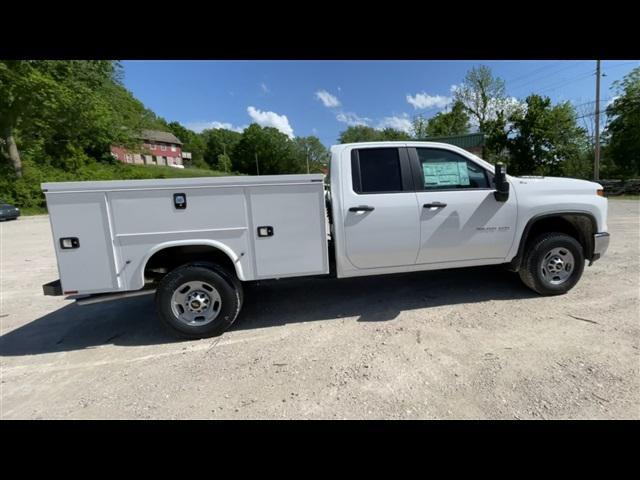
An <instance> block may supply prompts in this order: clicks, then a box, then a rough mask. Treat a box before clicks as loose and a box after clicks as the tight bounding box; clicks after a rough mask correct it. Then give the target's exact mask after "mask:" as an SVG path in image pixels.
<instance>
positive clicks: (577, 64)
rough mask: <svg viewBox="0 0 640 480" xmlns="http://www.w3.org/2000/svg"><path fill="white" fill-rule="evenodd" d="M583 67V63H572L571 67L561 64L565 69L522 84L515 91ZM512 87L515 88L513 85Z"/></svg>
mask: <svg viewBox="0 0 640 480" xmlns="http://www.w3.org/2000/svg"><path fill="white" fill-rule="evenodd" d="M581 65H582V64H581V63H572V64H570V65H563V64H560V66H561V67H564V68H560V69H558V70H556V71H554V72H550V73H547V74H546V75H543V76H541V77H538V78H535V79H531V80H529V81H528V82H525V83H522V84H520V85H518V86H517V87H515V90H520V89H522V88H524V87H526V86H527V85H530V84H532V83H538V82H540V81H542V80H544V79H546V78H550V77H552V76H553V75H557V74H559V73H560V72H564V71H566V70H569V69H571V68H574V67H576V66H581ZM515 83H518V82H515ZM552 84H553V83H552ZM512 87H513V85H512Z"/></svg>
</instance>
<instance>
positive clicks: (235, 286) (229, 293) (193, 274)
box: [156, 264, 243, 339]
mask: <svg viewBox="0 0 640 480" xmlns="http://www.w3.org/2000/svg"><path fill="white" fill-rule="evenodd" d="M242 300H243V295H242V285H241V283H240V281H239V280H238V279H237V277H236V276H235V275H234V274H232V273H230V272H227V271H226V270H224V269H222V268H220V267H218V266H216V265H213V264H188V265H183V266H181V267H178V268H176V269H175V270H173V271H171V272H169V273H168V274H167V275H166V276H165V277H164V278H163V279H162V280H161V281H160V284H159V285H158V289H157V291H156V310H157V314H158V317H159V319H160V321H161V322H162V323H163V324H164V325H165V327H167V328H168V329H169V331H170V332H171V333H172V334H174V335H176V336H178V337H180V338H192V339H194V338H206V337H213V336H217V335H221V334H222V333H223V332H224V331H225V330H227V328H229V327H230V326H231V324H232V323H233V322H234V321H235V319H236V318H237V317H238V314H239V313H240V308H241V307H242Z"/></svg>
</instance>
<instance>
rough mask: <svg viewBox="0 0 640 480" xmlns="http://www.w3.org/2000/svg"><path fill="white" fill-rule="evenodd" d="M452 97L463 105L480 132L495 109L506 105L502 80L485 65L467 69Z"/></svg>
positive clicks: (502, 108)
mask: <svg viewBox="0 0 640 480" xmlns="http://www.w3.org/2000/svg"><path fill="white" fill-rule="evenodd" d="M453 98H454V100H455V101H456V102H460V103H461V104H462V105H464V109H465V110H466V111H467V112H468V113H469V115H471V117H473V118H474V119H475V121H476V123H477V124H478V126H479V128H480V131H481V132H484V131H485V123H486V122H487V121H488V120H491V119H493V118H495V115H496V113H497V111H500V110H505V109H506V108H507V106H508V102H507V99H506V90H505V84H504V81H503V80H502V79H501V78H498V77H494V76H493V74H492V73H491V69H490V68H489V67H487V66H486V65H480V66H479V67H473V68H472V69H471V70H469V71H468V72H467V74H466V76H465V77H464V80H463V81H462V84H461V85H460V86H458V87H457V88H456V89H455V91H454V93H453ZM507 113H510V112H507Z"/></svg>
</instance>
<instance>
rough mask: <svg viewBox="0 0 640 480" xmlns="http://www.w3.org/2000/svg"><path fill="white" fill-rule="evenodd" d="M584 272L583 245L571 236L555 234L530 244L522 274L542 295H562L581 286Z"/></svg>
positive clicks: (545, 235)
mask: <svg viewBox="0 0 640 480" xmlns="http://www.w3.org/2000/svg"><path fill="white" fill-rule="evenodd" d="M583 270H584V252H583V250H582V245H580V243H579V242H578V241H577V240H576V239H575V238H573V237H571V236H569V235H567V234H564V233H559V232H551V233H545V234H542V235H540V236H539V237H537V238H535V239H534V240H533V241H532V242H531V243H530V244H529V245H528V248H527V253H526V254H525V257H524V259H523V262H522V266H521V267H520V270H519V272H518V273H519V274H520V278H521V279H522V281H523V282H524V284H525V285H526V286H528V287H529V288H531V289H532V290H534V291H536V292H538V293H539V294H540V295H561V294H563V293H567V292H568V291H569V290H571V289H572V288H573V287H574V286H575V285H576V284H577V283H578V280H580V277H581V276H582V271H583Z"/></svg>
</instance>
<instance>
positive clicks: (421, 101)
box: [407, 92, 451, 110]
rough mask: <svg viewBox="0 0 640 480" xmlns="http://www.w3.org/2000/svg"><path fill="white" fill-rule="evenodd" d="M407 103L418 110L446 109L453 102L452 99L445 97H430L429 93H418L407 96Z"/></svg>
mask: <svg viewBox="0 0 640 480" xmlns="http://www.w3.org/2000/svg"><path fill="white" fill-rule="evenodd" d="M407 102H409V103H410V104H411V105H413V108H415V109H416V110H417V109H429V108H444V107H446V106H447V105H448V104H449V103H450V102H451V97H445V96H444V95H429V94H428V93H425V92H422V93H416V94H415V95H413V96H411V95H407Z"/></svg>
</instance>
